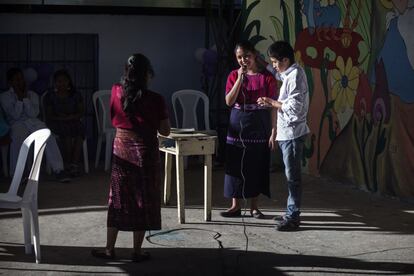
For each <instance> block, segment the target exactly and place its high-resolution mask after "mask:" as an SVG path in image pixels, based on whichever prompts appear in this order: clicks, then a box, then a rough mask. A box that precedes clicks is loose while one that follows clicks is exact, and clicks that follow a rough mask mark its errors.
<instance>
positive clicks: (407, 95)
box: [242, 0, 414, 199]
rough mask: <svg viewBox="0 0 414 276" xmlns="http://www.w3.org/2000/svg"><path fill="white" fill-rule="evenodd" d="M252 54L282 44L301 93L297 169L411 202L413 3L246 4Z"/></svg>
mask: <svg viewBox="0 0 414 276" xmlns="http://www.w3.org/2000/svg"><path fill="white" fill-rule="evenodd" d="M242 16H244V17H246V18H247V23H246V27H245V30H246V32H247V33H248V34H249V37H250V38H251V40H252V41H253V42H254V43H255V44H256V48H257V49H258V50H259V51H261V53H263V54H264V55H266V49H267V47H268V46H269V45H270V44H271V43H272V42H273V41H275V40H286V41H289V42H290V43H291V44H292V46H294V49H295V58H296V61H297V62H298V63H299V64H301V65H302V66H303V67H304V68H305V71H306V73H307V77H308V82H309V87H310V99H311V101H310V108H309V117H308V120H309V126H310V128H311V135H310V136H309V137H308V140H307V143H306V149H305V156H304V160H303V165H304V167H305V168H306V170H307V172H308V173H310V174H313V175H319V174H321V175H329V176H333V177H335V178H337V179H347V180H351V181H352V182H353V183H355V184H357V185H358V186H360V187H361V188H362V189H366V190H368V191H371V192H373V193H381V194H388V195H393V196H398V197H400V198H407V199H413V198H414V35H413V31H412V30H413V29H414V0H373V1H367V0H303V1H299V0H296V1H293V0H261V1H257V0H256V1H252V0H251V1H249V0H248V1H246V3H245V6H244V8H243V11H242Z"/></svg>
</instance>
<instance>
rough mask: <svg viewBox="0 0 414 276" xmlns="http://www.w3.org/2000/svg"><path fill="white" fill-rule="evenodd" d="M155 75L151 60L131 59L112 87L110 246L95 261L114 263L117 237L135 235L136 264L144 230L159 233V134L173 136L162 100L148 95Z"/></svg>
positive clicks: (96, 254) (143, 257) (144, 257)
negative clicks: (113, 129)
mask: <svg viewBox="0 0 414 276" xmlns="http://www.w3.org/2000/svg"><path fill="white" fill-rule="evenodd" d="M153 75H154V71H153V69H152V66H151V63H150V61H149V60H148V58H147V57H145V56H144V55H142V54H134V55H132V56H130V57H129V58H128V61H127V64H126V66H125V74H124V76H123V77H122V80H121V83H119V84H115V85H114V86H113V87H112V95H111V103H110V108H111V110H110V112H111V119H112V125H113V126H114V127H115V128H116V135H115V139H114V145H113V158H112V171H111V184H110V192H109V202H108V205H109V206H108V219H107V242H106V248H105V249H103V250H96V249H95V250H92V255H93V256H94V257H97V258H103V259H114V258H115V250H114V248H115V242H116V238H117V234H118V231H131V232H133V238H134V244H133V247H134V252H133V254H132V260H133V261H135V262H140V261H144V260H147V259H149V257H150V255H149V254H148V253H147V252H145V253H142V252H141V245H142V242H143V240H144V235H145V231H146V230H159V229H161V189H160V187H161V178H160V158H159V150H158V139H157V132H159V133H160V134H162V135H169V133H170V121H169V118H168V111H167V107H166V104H165V101H164V99H163V97H162V96H161V95H159V94H157V93H155V92H153V91H150V90H148V83H149V81H150V79H151V78H152V77H153Z"/></svg>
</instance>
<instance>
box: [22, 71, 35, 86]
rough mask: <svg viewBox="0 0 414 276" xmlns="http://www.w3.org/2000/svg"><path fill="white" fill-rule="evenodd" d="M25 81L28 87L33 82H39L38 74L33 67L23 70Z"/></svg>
mask: <svg viewBox="0 0 414 276" xmlns="http://www.w3.org/2000/svg"><path fill="white" fill-rule="evenodd" d="M23 75H24V80H25V81H26V84H27V85H30V84H31V83H32V82H34V81H35V80H37V72H36V70H35V69H33V68H32V67H28V68H26V69H24V70H23Z"/></svg>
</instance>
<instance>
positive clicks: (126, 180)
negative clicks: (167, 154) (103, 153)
mask: <svg viewBox="0 0 414 276" xmlns="http://www.w3.org/2000/svg"><path fill="white" fill-rule="evenodd" d="M160 187H161V177H160V159H159V150H158V141H157V139H156V137H154V138H151V139H143V138H142V137H139V136H138V135H137V133H136V132H133V131H130V130H123V129H117V132H116V136H115V140H114V146H113V159H112V173H111V186H110V192H109V208H108V221H107V226H108V227H114V228H116V229H118V230H121V231H144V230H159V229H161V189H160Z"/></svg>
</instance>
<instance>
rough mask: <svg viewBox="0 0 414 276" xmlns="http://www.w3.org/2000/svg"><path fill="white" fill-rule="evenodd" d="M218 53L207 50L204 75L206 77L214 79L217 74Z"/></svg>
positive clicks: (204, 60)
mask: <svg viewBox="0 0 414 276" xmlns="http://www.w3.org/2000/svg"><path fill="white" fill-rule="evenodd" d="M217 58H218V56H217V52H216V51H213V50H210V49H209V50H206V51H205V52H204V54H203V73H204V75H205V76H206V77H212V76H214V75H215V74H216V69H217Z"/></svg>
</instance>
